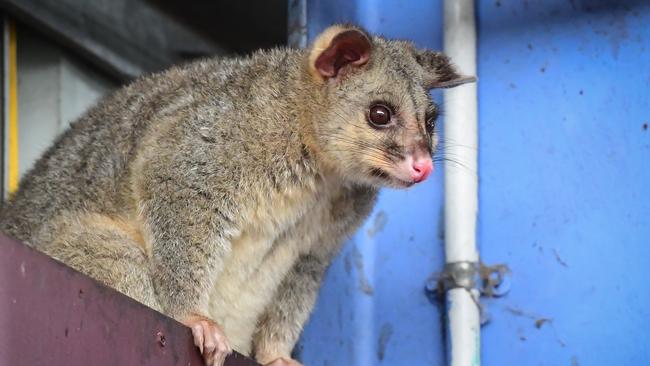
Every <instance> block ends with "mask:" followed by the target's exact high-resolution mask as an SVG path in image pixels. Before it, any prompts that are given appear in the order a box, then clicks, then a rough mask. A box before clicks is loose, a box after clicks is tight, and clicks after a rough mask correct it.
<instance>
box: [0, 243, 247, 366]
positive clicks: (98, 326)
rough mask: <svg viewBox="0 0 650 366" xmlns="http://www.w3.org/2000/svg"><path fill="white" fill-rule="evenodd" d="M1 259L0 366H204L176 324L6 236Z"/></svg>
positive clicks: (240, 360) (239, 363) (241, 364)
mask: <svg viewBox="0 0 650 366" xmlns="http://www.w3.org/2000/svg"><path fill="white" fill-rule="evenodd" d="M0 253H1V254H0V365H12V366H23V365H24V366H39V365H43V366H53V365H68V366H75V365H84V366H87V365H93V366H115V365H151V366H154V365H155V366H165V365H169V366H171V365H182V366H191V365H197V366H198V365H203V361H202V358H201V356H200V354H199V351H198V348H197V347H196V346H194V343H193V341H192V335H191V331H190V330H189V329H188V328H186V327H184V326H183V325H182V324H180V323H178V322H176V321H175V320H173V319H171V318H168V317H166V316H164V315H162V314H160V313H158V312H156V311H153V310H151V309H149V308H147V307H145V306H144V305H141V304H140V303H138V302H136V301H134V300H132V299H130V298H129V297H127V296H124V295H122V294H120V293H118V292H117V291H114V290H112V289H110V288H107V287H105V286H102V285H100V284H98V283H97V282H95V281H93V280H92V279H90V278H88V277H86V276H84V275H82V274H80V273H79V272H76V271H74V270H72V269H71V268H69V267H67V266H65V265H63V264H61V263H59V262H56V261H54V260H52V259H51V258H49V257H47V256H45V255H43V254H41V253H39V252H37V251H35V250H33V249H31V248H29V247H27V246H25V245H23V244H21V243H18V242H16V241H13V240H10V239H8V238H6V237H4V236H0ZM226 365H227V366H253V365H257V364H256V363H254V362H252V361H250V360H247V359H246V358H244V357H243V356H241V355H238V354H234V355H232V356H230V357H229V358H228V360H227V361H226Z"/></svg>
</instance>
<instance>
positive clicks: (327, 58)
mask: <svg viewBox="0 0 650 366" xmlns="http://www.w3.org/2000/svg"><path fill="white" fill-rule="evenodd" d="M371 47H372V46H371V42H370V38H369V37H368V35H367V34H366V33H365V32H364V31H362V30H361V29H359V28H356V27H354V26H343V25H334V26H331V27H329V28H327V29H325V30H324V31H323V32H322V33H321V34H320V35H319V36H318V37H317V38H316V41H314V44H313V46H312V47H311V51H310V52H309V71H310V73H311V74H312V75H313V76H314V78H316V79H317V80H320V81H324V80H327V79H333V78H337V77H340V76H341V75H342V74H344V73H345V72H348V71H350V70H353V69H355V68H359V67H361V66H363V65H365V64H366V63H367V62H368V59H369V58H370V50H371Z"/></svg>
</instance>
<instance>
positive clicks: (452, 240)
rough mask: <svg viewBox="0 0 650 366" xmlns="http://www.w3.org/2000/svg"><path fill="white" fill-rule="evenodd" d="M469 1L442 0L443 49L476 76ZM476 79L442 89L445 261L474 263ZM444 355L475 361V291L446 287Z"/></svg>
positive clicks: (457, 364) (464, 364) (462, 365)
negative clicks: (446, 348)
mask: <svg viewBox="0 0 650 366" xmlns="http://www.w3.org/2000/svg"><path fill="white" fill-rule="evenodd" d="M474 16H475V15H474V0H445V2H444V47H445V53H446V54H447V55H448V56H449V57H450V58H451V60H452V61H453V62H454V63H455V64H456V65H457V67H458V69H459V70H460V72H461V73H462V74H465V75H476V26H475V23H474ZM477 104H478V103H477V97H476V84H475V83H471V84H466V85H463V86H459V87H456V88H452V89H448V90H446V91H445V114H446V115H445V127H444V133H445V140H446V146H445V150H446V154H447V155H449V156H450V157H453V160H456V161H458V162H460V163H462V165H459V164H457V163H454V162H449V161H447V162H445V257H446V262H447V263H456V262H470V263H477V262H478V259H479V256H478V252H477V250H476V215H477V211H478V174H477V172H478V161H477V150H478V132H477V130H478V128H477V127H478V110H477V109H478V108H477ZM446 300H447V301H446V302H447V317H448V329H449V332H448V334H449V337H448V355H449V358H450V359H449V365H451V366H470V365H471V366H478V365H480V311H479V307H478V292H477V290H468V289H465V288H452V289H450V290H448V291H447V294H446Z"/></svg>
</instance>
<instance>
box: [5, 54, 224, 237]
mask: <svg viewBox="0 0 650 366" xmlns="http://www.w3.org/2000/svg"><path fill="white" fill-rule="evenodd" d="M206 63H207V62H204V63H203V64H198V63H197V64H190V65H187V66H185V67H175V68H173V69H170V70H168V71H166V72H164V73H162V74H157V75H153V76H150V77H147V78H143V79H140V80H138V81H136V82H134V83H133V84H131V85H130V86H128V87H126V88H122V89H120V90H118V91H117V92H115V93H114V94H112V95H110V96H108V97H106V98H104V99H103V100H101V101H100V102H99V103H98V104H97V105H96V106H94V107H92V108H91V109H90V110H89V111H88V112H87V113H86V114H84V115H83V116H82V117H81V118H80V119H78V120H77V121H75V122H73V123H72V124H71V126H70V128H69V129H68V130H67V131H65V132H64V133H63V134H62V135H61V136H59V137H58V138H57V140H56V141H55V142H54V144H53V145H52V146H51V147H50V148H49V149H48V150H47V151H46V152H45V153H44V154H43V156H41V158H40V159H39V160H38V161H37V162H36V163H35V165H34V167H33V168H32V169H31V170H30V171H29V172H28V173H27V174H26V175H25V176H24V177H23V178H22V179H21V183H20V186H19V189H18V191H17V192H16V193H15V194H14V195H13V196H12V197H11V199H10V200H9V201H8V202H7V203H6V204H5V206H4V207H3V209H2V211H1V212H0V231H2V232H4V233H5V234H8V235H10V236H12V237H14V238H17V239H20V240H23V241H26V242H28V243H30V244H31V245H35V246H36V245H38V243H36V242H35V241H36V240H35V238H34V233H36V232H38V231H39V230H40V229H41V228H43V226H44V225H47V224H48V222H50V221H51V220H52V219H53V218H55V217H57V216H59V215H61V214H62V213H65V212H66V211H89V212H96V213H106V214H111V213H115V212H118V211H123V210H125V209H129V208H131V207H130V206H129V205H131V203H130V200H129V196H130V194H129V191H130V186H129V179H128V176H129V163H130V161H131V160H132V158H133V156H134V154H135V153H136V151H137V149H138V145H139V143H140V141H141V140H142V136H143V135H144V134H146V131H147V128H148V127H149V125H150V121H152V120H155V118H154V117H155V116H157V115H158V114H159V113H160V111H161V110H163V109H169V108H170V107H172V108H173V107H174V103H175V102H174V101H183V100H187V98H180V97H179V95H187V93H189V92H190V90H189V87H188V85H189V84H191V83H190V80H188V79H189V77H188V75H189V74H190V73H191V69H194V70H195V71H196V68H200V67H208V66H207V65H205V64H206ZM213 66H214V65H213Z"/></svg>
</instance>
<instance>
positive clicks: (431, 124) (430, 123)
mask: <svg viewBox="0 0 650 366" xmlns="http://www.w3.org/2000/svg"><path fill="white" fill-rule="evenodd" d="M424 127H425V128H426V129H427V133H428V134H429V135H431V134H433V130H434V129H435V128H436V118H435V117H432V118H428V119H427V121H426V122H425V125H424Z"/></svg>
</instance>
